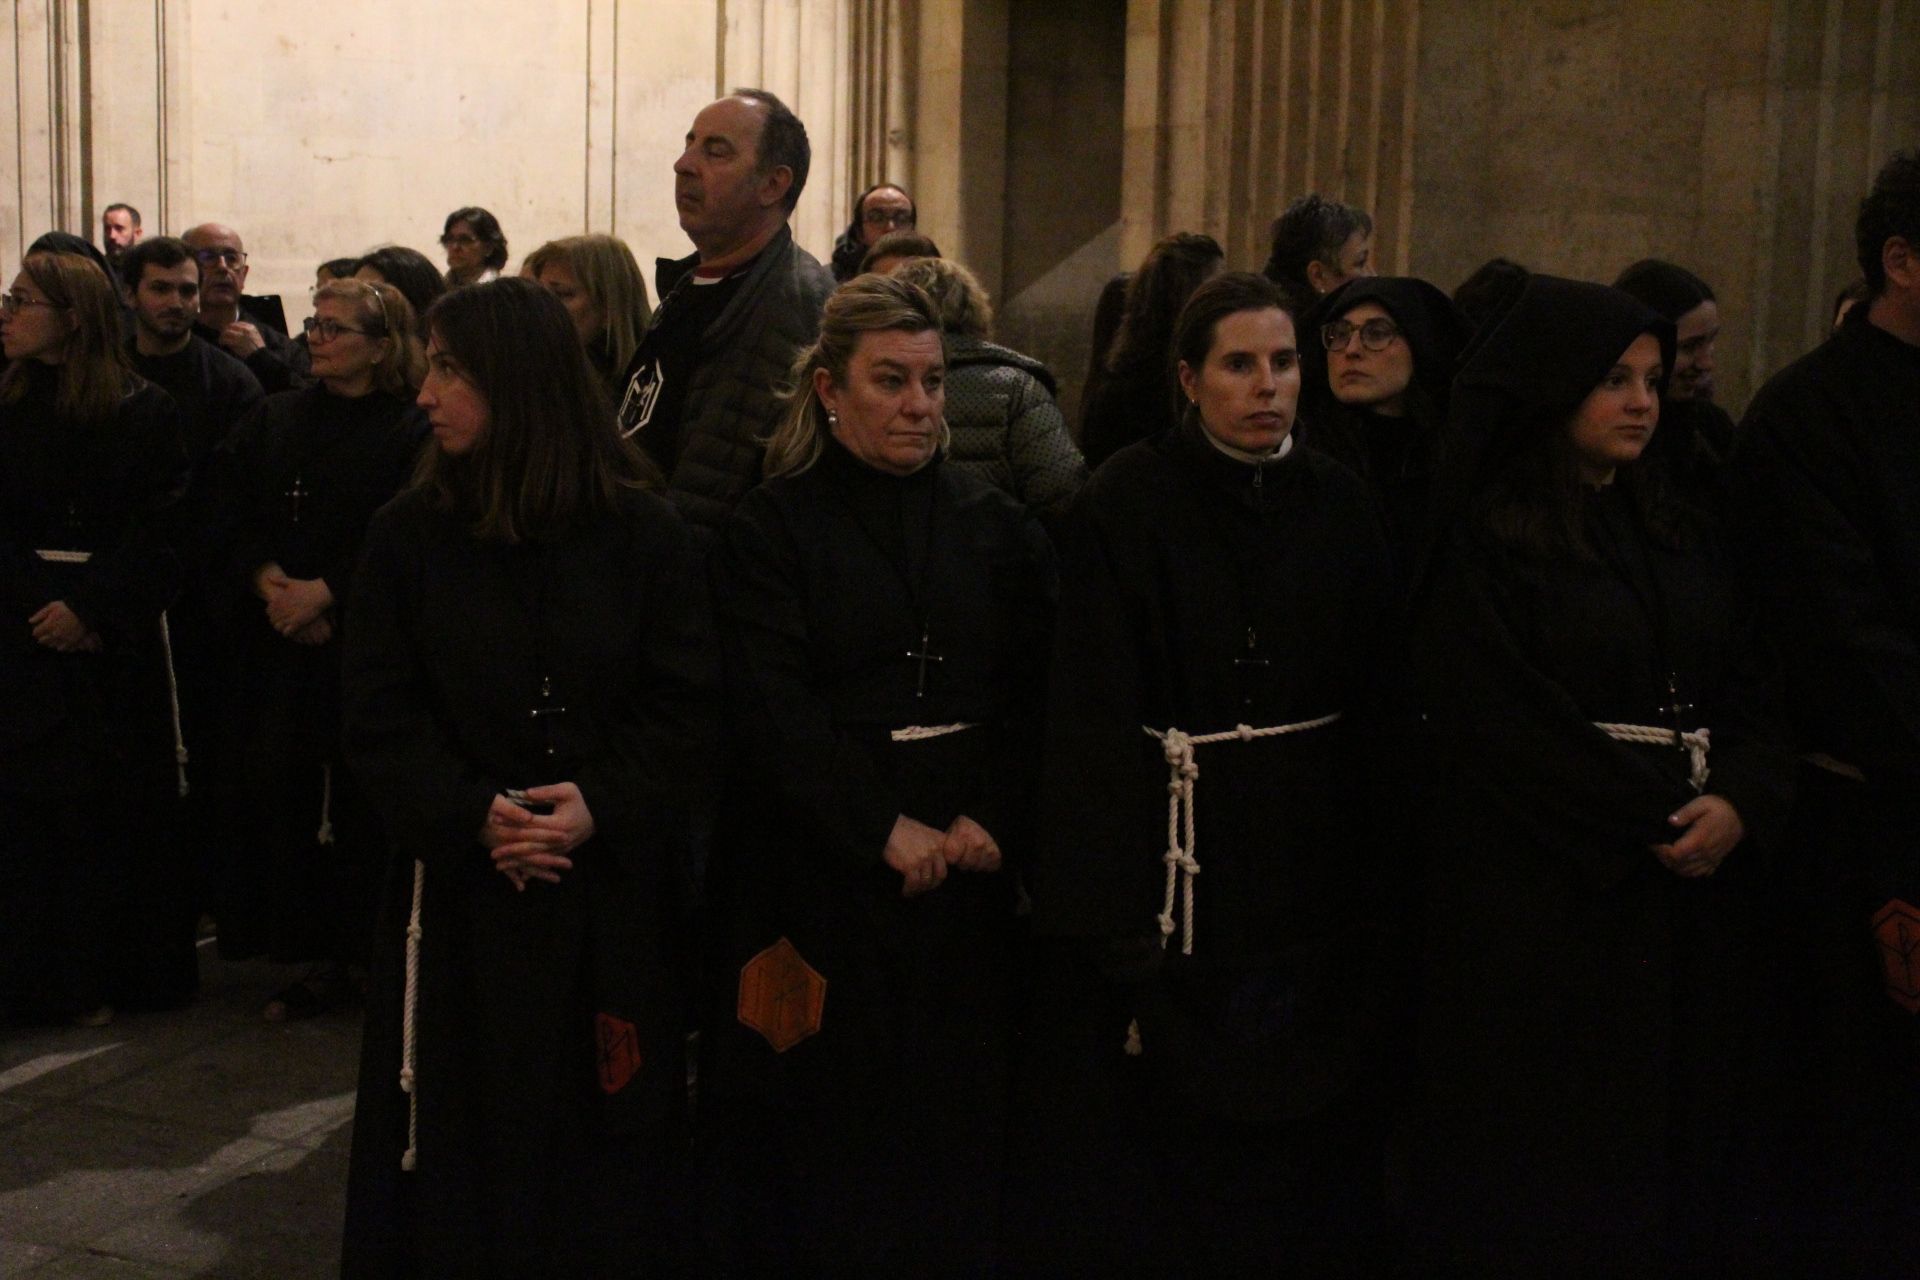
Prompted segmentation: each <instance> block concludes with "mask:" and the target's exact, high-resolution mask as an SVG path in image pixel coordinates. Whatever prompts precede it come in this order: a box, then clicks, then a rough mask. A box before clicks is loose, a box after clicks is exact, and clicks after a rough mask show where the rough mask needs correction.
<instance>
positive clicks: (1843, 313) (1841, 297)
mask: <svg viewBox="0 0 1920 1280" xmlns="http://www.w3.org/2000/svg"><path fill="white" fill-rule="evenodd" d="M1865 301H1867V278H1866V277H1865V276H1859V277H1857V278H1855V280H1854V281H1853V283H1852V284H1850V285H1848V286H1847V287H1846V288H1844V289H1842V290H1841V291H1840V292H1839V293H1836V294H1834V295H1833V327H1834V329H1835V330H1838V329H1839V328H1840V325H1841V322H1843V321H1844V320H1845V319H1846V318H1847V312H1849V311H1851V310H1853V309H1854V308H1855V307H1857V306H1859V305H1860V304H1861V303H1863V302H1865Z"/></svg>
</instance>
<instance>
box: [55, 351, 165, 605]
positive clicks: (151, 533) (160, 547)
mask: <svg viewBox="0 0 1920 1280" xmlns="http://www.w3.org/2000/svg"><path fill="white" fill-rule="evenodd" d="M119 414H120V420H119V421H118V422H117V423H116V424H115V425H116V428H117V429H116V432H115V434H116V436H117V437H118V439H119V440H120V442H121V444H122V447H123V448H124V450H125V452H124V453H123V454H122V455H121V456H120V457H119V458H118V459H116V461H117V462H118V463H119V465H120V466H121V467H123V468H124V475H125V477H126V483H125V487H124V488H123V490H122V499H123V501H124V502H125V503H126V504H127V511H126V522H125V524H123V525H122V526H121V531H120V536H119V538H118V539H117V540H116V541H115V543H114V545H113V546H112V547H111V548H107V549H104V550H100V551H96V552H95V553H94V556H93V559H92V561H91V562H90V563H88V565H87V566H86V572H85V574H84V576H83V577H82V578H81V580H80V585H79V586H78V587H76V588H75V589H74V590H73V591H72V592H71V593H69V595H68V597H67V607H68V608H70V609H72V610H73V612H74V613H75V614H76V615H78V617H79V618H80V620H81V621H82V622H84V623H86V624H87V625H88V626H89V627H91V628H92V629H93V630H95V631H97V632H99V633H100V634H101V637H102V638H103V639H105V640H106V641H108V642H109V643H114V642H116V641H124V640H125V639H126V638H127V637H129V636H131V635H133V634H135V633H137V632H138V631H140V630H141V629H143V628H146V627H150V626H152V625H153V624H154V622H155V620H156V619H158V618H159V616H160V614H161V612H162V611H163V610H165V609H166V608H167V606H168V605H170V604H172V603H173V597H174V596H175V594H176V593H178V591H179V590H180V585H181V569H180V558H179V555H178V554H177V553H176V551H175V550H174V541H175V537H174V535H175V534H176V533H177V530H175V529H174V528H173V527H172V520H171V516H172V513H173V509H174V508H175V506H176V505H177V504H178V503H179V501H180V497H181V495H182V494H184V493H185V492H186V488H187V452H186V446H185V443H184V440H183V436H182V427H181V422H180V411H179V409H178V408H177V407H176V406H175V405H174V403H173V398H172V397H171V396H168V395H167V394H166V393H165V392H162V391H160V390H159V389H158V388H151V389H149V390H147V391H143V392H136V393H135V394H134V395H132V396H129V397H127V398H126V399H125V400H123V401H121V404H120V409H119Z"/></svg>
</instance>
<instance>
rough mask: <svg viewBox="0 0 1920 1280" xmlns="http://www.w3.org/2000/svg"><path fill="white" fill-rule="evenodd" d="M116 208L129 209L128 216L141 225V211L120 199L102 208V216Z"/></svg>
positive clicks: (171, 264) (173, 264)
mask: <svg viewBox="0 0 1920 1280" xmlns="http://www.w3.org/2000/svg"><path fill="white" fill-rule="evenodd" d="M115 209H125V210H126V211H127V216H128V217H130V218H132V219H133V225H134V226H136V227H137V226H139V225H140V211H139V210H138V209H136V208H134V207H133V206H132V205H130V204H123V203H121V202H119V201H115V202H114V203H113V204H110V205H108V206H107V207H106V208H104V209H102V210H101V211H100V216H101V217H102V218H104V217H106V216H107V215H108V214H110V213H112V212H113V211H114V210H115ZM164 265H165V266H169V267H171V266H175V265H177V264H176V263H172V262H169V263H165V264H164Z"/></svg>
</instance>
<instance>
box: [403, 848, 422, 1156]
mask: <svg viewBox="0 0 1920 1280" xmlns="http://www.w3.org/2000/svg"><path fill="white" fill-rule="evenodd" d="M426 883H427V864H426V863H424V862H421V861H420V860H419V859H418V858H416V859H414V863H413V909H412V911H411V912H409V913H408V915H407V985H406V988H405V991H404V993H403V994H402V995H401V998H400V1092H402V1093H404V1094H406V1095H407V1149H406V1150H405V1151H403V1152H401V1153H400V1168H401V1169H402V1170H404V1171H406V1172H408V1173H411V1172H413V1167H414V1165H415V1164H417V1163H419V1153H420V1093H419V1090H418V1089H417V1088H416V1087H415V1086H416V1081H415V1079H414V1074H413V1067H414V1044H415V1040H414V1023H415V1020H416V1018H418V1016H419V1013H420V895H421V892H422V890H424V889H425V888H426Z"/></svg>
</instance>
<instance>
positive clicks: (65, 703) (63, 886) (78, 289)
mask: <svg viewBox="0 0 1920 1280" xmlns="http://www.w3.org/2000/svg"><path fill="white" fill-rule="evenodd" d="M0 346H3V347H4V349H5V353H6V359H7V363H6V367H5V370H4V371H3V372H0V610H3V611H4V619H5V620H4V623H3V624H0V708H4V711H3V712H0V822H4V824H5V829H6V831H7V836H6V855H5V856H4V857H3V858H0V1022H4V1021H5V1020H6V1019H8V1018H10V1017H11V1018H19V1019H30V1020H42V1019H55V1020H61V1019H72V1020H75V1021H78V1022H81V1023H83V1024H85V1025H90V1026H98V1025H100V1024H102V1023H105V1022H107V1021H108V1020H110V1019H111V1018H112V1017H113V1005H114V1004H115V1003H116V1002H119V1001H124V1000H125V999H126V998H128V997H129V996H133V997H135V998H140V997H143V996H147V995H149V994H154V995H158V994H160V993H157V992H151V993H150V992H148V991H143V990H141V989H140V987H138V986H136V985H134V980H136V979H139V980H145V981H146V982H147V983H148V984H150V985H158V984H161V983H162V982H164V985H168V986H170V987H172V988H174V990H172V991H170V992H167V993H165V994H166V995H167V996H170V997H171V998H178V997H180V996H183V995H186V994H188V993H190V992H191V991H192V990H193V981H194V980H193V974H194V968H193V958H192V934H191V920H192V916H191V912H190V908H189V909H188V912H187V914H186V915H185V917H184V919H183V921H182V925H183V928H182V929H181V930H180V936H179V938H178V941H179V942H180V944H181V945H183V946H184V948H185V957H184V959H185V967H186V971H185V976H184V978H182V977H180V968H181V956H180V955H178V954H154V955H149V954H141V952H142V948H141V947H140V946H139V945H137V944H136V941H135V940H136V939H137V938H138V932H137V931H136V928H135V923H134V922H135V920H136V918H139V919H143V920H144V918H146V917H147V916H150V915H152V914H153V905H152V904H153V902H154V901H155V896H156V895H158V897H159V899H160V900H163V901H176V900H178V898H179V896H180V885H181V883H182V882H183V880H184V873H183V872H181V871H180V870H179V869H177V868H170V867H161V866H158V865H156V862H157V859H156V858H155V856H154V853H153V851H154V850H157V849H162V848H166V847H168V844H169V842H168V841H166V840H165V839H163V838H159V831H158V828H160V827H161V826H162V825H163V824H164V823H165V821H166V816H165V815H166V811H167V807H168V805H169V804H170V803H171V802H173V800H174V798H175V796H176V794H177V791H176V777H175V759H174V757H175V752H174V746H175V742H174V740H173V738H172V733H171V728H170V725H169V715H168V704H167V673H166V670H165V666H164V663H165V655H164V647H163V646H164V639H163V631H162V622H161V611H162V610H163V609H165V608H166V606H167V604H168V603H169V601H170V600H171V599H172V597H173V595H174V593H175V591H177V590H178V589H179V585H180V581H181V573H180V565H179V562H178V560H177V559H176V558H175V556H174V553H173V551H172V550H171V549H170V547H169V546H168V537H167V534H168V530H167V528H166V520H167V515H168V511H169V508H171V507H172V506H173V505H174V503H175V502H176V501H177V500H178V498H179V496H180V494H181V492H182V491H183V490H184V489H185V487H186V482H187V456H186V450H185V446H184V445H183V443H182V440H181V423H180V418H179V415H178V413H177V412H176V410H175V408H174V405H173V401H172V400H171V399H169V398H168V396H167V394H166V393H165V392H163V391H161V390H159V389H158V388H157V387H154V386H152V385H150V384H148V383H146V382H144V381H142V380H141V379H140V378H139V377H138V376H137V375H135V374H134V372H133V370H132V368H131V367H130V366H129V364H128V362H127V355H126V348H125V347H124V346H123V345H122V343H121V340H120V309H119V298H118V294H117V293H116V292H115V290H114V287H113V285H112V284H111V283H110V282H109V281H108V279H107V277H106V275H105V274H104V273H103V272H102V271H101V270H100V269H99V268H98V267H96V266H94V265H93V263H91V262H89V261H88V260H87V259H85V258H82V257H79V256H77V255H72V254H52V253H35V254H29V255H28V256H27V258H26V261H25V262H23V263H22V264H21V268H20V273H19V275H17V276H16V277H14V280H13V283H12V284H11V285H10V286H9V287H8V290H7V292H6V294H5V295H4V296H0ZM136 912H138V916H136Z"/></svg>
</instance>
